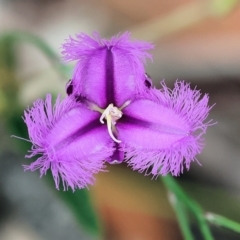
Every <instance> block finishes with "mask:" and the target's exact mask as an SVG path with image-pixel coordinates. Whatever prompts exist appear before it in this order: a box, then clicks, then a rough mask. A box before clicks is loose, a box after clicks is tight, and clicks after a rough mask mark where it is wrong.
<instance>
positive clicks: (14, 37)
mask: <svg viewBox="0 0 240 240" xmlns="http://www.w3.org/2000/svg"><path fill="white" fill-rule="evenodd" d="M6 39H8V40H11V41H15V42H16V43H18V42H24V43H31V44H33V45H35V46H36V47H37V48H38V49H40V50H41V51H42V52H43V53H44V54H46V56H47V57H48V59H49V60H50V61H51V62H52V63H53V65H54V66H55V67H56V68H57V70H58V71H59V72H60V74H62V75H63V76H64V77H65V78H68V76H67V75H68V74H69V73H70V69H69V67H68V66H66V65H64V64H62V63H61V62H60V58H59V56H58V55H57V54H56V53H55V51H53V50H52V48H51V47H50V46H49V45H48V44H47V43H46V42H45V41H43V40H42V39H41V38H39V37H38V36H35V35H33V34H30V33H27V32H20V31H12V32H5V33H2V34H1V35H0V42H1V41H5V40H6Z"/></svg>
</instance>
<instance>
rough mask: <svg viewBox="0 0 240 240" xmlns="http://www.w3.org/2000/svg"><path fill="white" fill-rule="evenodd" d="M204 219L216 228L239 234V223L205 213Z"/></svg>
mask: <svg viewBox="0 0 240 240" xmlns="http://www.w3.org/2000/svg"><path fill="white" fill-rule="evenodd" d="M205 217H206V219H207V220H208V221H209V222H210V223H212V224H215V225H217V226H221V227H225V228H228V229H230V230H232V231H234V232H237V233H240V223H238V222H234V221H233V220H230V219H228V218H226V217H223V216H220V215H217V214H214V213H207V214H206V215H205Z"/></svg>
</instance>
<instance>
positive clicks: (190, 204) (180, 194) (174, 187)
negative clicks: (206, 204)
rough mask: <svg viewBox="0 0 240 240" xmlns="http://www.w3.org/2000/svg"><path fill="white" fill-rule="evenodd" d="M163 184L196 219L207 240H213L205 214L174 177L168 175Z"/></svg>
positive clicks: (163, 178) (163, 179)
mask: <svg viewBox="0 0 240 240" xmlns="http://www.w3.org/2000/svg"><path fill="white" fill-rule="evenodd" d="M161 180H162V182H163V183H164V185H165V186H166V188H167V189H168V190H169V191H171V192H172V193H174V194H175V196H176V198H177V200H178V201H180V202H181V203H182V204H183V205H185V206H186V207H187V208H188V209H189V210H190V211H191V212H192V213H193V215H194V216H195V217H196V219H197V221H198V224H199V228H200V230H201V232H202V235H203V236H204V239H205V240H213V239H214V238H213V236H212V233H211V231H210V229H209V226H208V225H207V222H206V219H205V217H204V212H203V210H202V208H201V207H200V206H199V205H198V204H197V203H196V202H195V201H193V200H192V199H191V198H189V197H188V196H187V194H186V193H185V192H184V191H183V190H182V188H181V187H180V186H179V185H178V184H177V183H176V181H175V180H174V178H173V177H171V176H170V175H167V176H165V177H162V178H161Z"/></svg>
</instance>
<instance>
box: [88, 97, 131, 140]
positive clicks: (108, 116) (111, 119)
mask: <svg viewBox="0 0 240 240" xmlns="http://www.w3.org/2000/svg"><path fill="white" fill-rule="evenodd" d="M130 103H131V101H130V100H129V101H126V102H125V103H124V104H123V105H122V106H121V107H120V108H117V107H114V105H113V104H112V103H111V104H109V105H108V107H107V108H106V109H102V108H100V107H98V106H97V105H96V104H94V103H90V102H88V107H89V108H90V109H91V110H93V111H97V112H100V113H101V117H100V119H99V120H100V122H101V123H102V124H104V119H105V120H106V122H107V129H108V133H109V135H110V137H111V138H112V140H113V141H115V142H117V143H120V142H121V141H120V140H118V139H116V137H115V136H114V133H115V135H117V130H116V127H115V125H116V122H117V120H118V119H119V118H121V117H122V115H123V113H122V111H121V110H122V109H123V108H125V107H127V106H128V105H129V104H130Z"/></svg>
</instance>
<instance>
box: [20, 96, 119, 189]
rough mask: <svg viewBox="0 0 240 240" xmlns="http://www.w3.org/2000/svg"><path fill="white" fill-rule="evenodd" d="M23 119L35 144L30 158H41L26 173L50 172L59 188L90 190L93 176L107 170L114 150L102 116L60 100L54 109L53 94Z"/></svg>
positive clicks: (68, 100) (27, 111)
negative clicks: (106, 164) (88, 186)
mask: <svg viewBox="0 0 240 240" xmlns="http://www.w3.org/2000/svg"><path fill="white" fill-rule="evenodd" d="M24 120H25V122H26V124H27V127H28V132H29V138H30V140H31V142H32V144H33V146H32V149H31V150H30V151H29V152H30V154H29V155H27V157H28V158H31V157H33V156H35V155H40V156H39V157H38V159H37V160H36V161H35V162H33V163H31V164H30V165H29V166H24V169H25V170H31V171H34V170H37V169H39V170H40V175H41V176H42V175H44V174H46V172H47V170H48V169H51V171H52V174H53V178H54V180H55V185H56V188H57V189H59V184H60V182H62V184H63V188H64V190H66V189H68V187H70V188H72V190H75V189H76V188H84V187H87V185H88V184H93V182H94V176H93V175H94V174H95V173H97V172H99V171H101V170H102V169H103V168H104V162H105V161H106V160H108V159H109V158H110V157H111V155H112V154H113V151H114V144H113V143H112V141H111V139H110V138H109V135H108V133H107V129H106V126H104V125H102V124H101V123H100V122H99V113H97V112H94V111H91V110H89V109H87V108H85V107H84V106H83V105H82V104H80V103H76V102H74V101H72V99H71V98H66V99H64V100H63V101H61V100H60V97H58V98H57V100H56V103H55V105H54V106H52V100H51V95H47V97H46V100H45V101H43V100H37V101H36V102H34V104H33V107H31V108H29V109H27V110H26V111H25V115H24Z"/></svg>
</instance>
